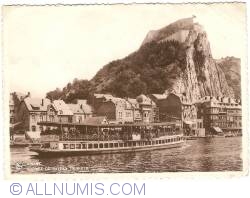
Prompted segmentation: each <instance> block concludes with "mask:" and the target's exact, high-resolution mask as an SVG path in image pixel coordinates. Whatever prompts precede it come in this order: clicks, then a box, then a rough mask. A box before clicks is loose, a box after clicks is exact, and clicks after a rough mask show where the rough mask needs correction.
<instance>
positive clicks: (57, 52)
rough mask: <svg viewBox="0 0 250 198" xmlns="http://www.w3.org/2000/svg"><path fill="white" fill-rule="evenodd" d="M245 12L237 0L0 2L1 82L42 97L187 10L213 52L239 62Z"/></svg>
mask: <svg viewBox="0 0 250 198" xmlns="http://www.w3.org/2000/svg"><path fill="white" fill-rule="evenodd" d="M245 12H246V9H245V6H244V4H237V3H224V4H223V3H219V4H203V5H202V4H183V5H177V4H171V5H170V4H161V5H153V4H151V5H150V4H149V5H112V6H105V5H98V6H97V5H96V6H90V5H89V6H9V7H4V10H3V62H4V83H5V86H6V87H8V88H9V90H10V91H12V92H13V91H18V92H23V93H27V92H31V95H32V97H45V95H46V93H47V92H48V91H52V90H54V89H56V88H57V87H58V88H61V89H62V88H63V87H64V86H66V85H67V83H68V82H72V81H73V79H74V78H78V79H88V80H90V79H91V78H92V77H93V76H94V75H95V74H96V72H97V71H98V70H99V69H101V68H102V67H103V66H104V65H106V64H107V63H109V62H111V61H113V60H116V59H121V58H123V57H125V56H127V55H128V54H130V53H132V52H134V51H135V50H137V49H138V48H139V47H140V45H141V43H142V41H143V39H144V38H145V37H146V34H147V33H148V32H149V31H150V30H157V29H160V28H162V27H164V26H167V25H168V24H169V23H172V22H174V21H176V20H178V19H181V18H187V17H191V16H192V15H195V16H196V17H197V18H196V20H197V21H198V22H199V23H200V24H201V25H202V26H203V27H204V29H205V31H206V32H207V35H208V39H209V41H210V46H211V50H212V54H213V57H214V58H221V57H226V56H235V57H239V58H241V63H242V66H243V65H245V57H246V13H245Z"/></svg>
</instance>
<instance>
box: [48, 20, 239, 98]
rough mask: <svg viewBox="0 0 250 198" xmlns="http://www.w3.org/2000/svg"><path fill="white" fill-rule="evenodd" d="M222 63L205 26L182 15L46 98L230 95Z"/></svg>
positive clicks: (231, 91) (230, 89) (231, 92)
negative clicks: (122, 55)
mask: <svg viewBox="0 0 250 198" xmlns="http://www.w3.org/2000/svg"><path fill="white" fill-rule="evenodd" d="M223 63H225V61H224V62H216V61H215V60H214V59H213V57H212V53H211V49H210V44H209V41H208V38H207V34H206V32H205V31H204V29H203V27H202V26H201V25H200V24H198V23H195V22H194V18H186V19H181V20H178V21H176V22H174V23H172V24H170V25H168V26H166V27H164V28H162V29H160V30H154V31H150V32H149V33H148V34H147V36H146V38H145V39H144V41H143V43H142V45H141V47H140V48H139V49H138V50H137V51H136V52H134V53H132V54H130V55H129V56H127V57H125V58H124V59H121V60H116V61H112V62H111V63H109V64H107V65H105V66H104V67H103V68H102V69H101V70H100V71H99V72H97V74H96V75H95V77H94V78H93V79H92V80H91V81H88V82H85V81H84V82H81V81H77V82H76V83H73V85H71V84H70V86H67V87H66V88H64V90H66V91H65V93H64V92H63V93H61V92H59V93H58V92H55V91H52V92H50V97H53V96H54V95H55V94H56V95H61V98H63V99H66V100H67V99H68V100H71V99H74V98H85V97H86V95H88V94H89V93H90V94H91V93H93V92H97V93H98V92H99V93H110V94H113V95H115V96H118V97H136V96H138V95H140V94H142V93H143V94H150V93H164V92H165V91H170V90H171V91H173V90H174V91H175V92H176V93H181V94H183V95H185V96H186V97H187V99H188V100H189V101H191V102H193V101H196V100H197V99H199V98H200V97H203V96H206V95H211V96H229V97H234V92H233V90H232V88H231V87H230V86H229V85H228V82H227V80H230V78H227V79H226V77H225V74H224V72H223V69H224V71H225V67H222V66H223V65H225V64H223ZM238 79H239V78H235V81H237V80H238ZM239 80H240V79H239ZM238 84H240V82H238ZM238 88H239V89H240V87H238ZM54 92H55V93H54ZM72 93H73V94H72Z"/></svg>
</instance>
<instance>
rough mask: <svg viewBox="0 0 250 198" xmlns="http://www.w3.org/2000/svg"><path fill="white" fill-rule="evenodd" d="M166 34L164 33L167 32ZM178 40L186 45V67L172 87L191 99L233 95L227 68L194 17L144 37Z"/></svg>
mask: <svg viewBox="0 0 250 198" xmlns="http://www.w3.org/2000/svg"><path fill="white" fill-rule="evenodd" d="M164 35H165V36H164ZM166 40H176V41H178V42H180V43H182V45H183V46H184V49H183V51H184V53H183V54H184V56H185V59H186V61H185V63H184V66H182V68H185V69H184V70H183V71H182V73H181V75H180V78H179V79H177V80H176V82H175V83H174V84H173V85H172V88H173V89H174V90H175V91H176V92H178V93H183V94H184V95H186V97H187V98H188V99H189V100H190V101H194V100H197V99H198V98H200V97H203V96H205V95H212V96H230V97H234V93H233V90H232V88H231V87H229V86H228V83H227V80H226V78H225V75H224V72H223V71H222V69H221V68H220V67H219V66H218V65H217V63H216V61H215V60H214V59H213V57H212V53H211V49H210V44H209V41H208V38H207V34H206V32H205V31H204V30H203V27H202V26H201V25H199V24H198V23H194V21H193V18H188V19H181V20H179V21H177V22H175V23H172V24H170V25H169V26H167V27H165V28H163V29H160V30H158V31H153V32H152V31H151V32H149V34H148V35H147V37H146V38H145V40H144V41H143V45H144V44H145V43H148V42H152V41H157V42H164V41H166Z"/></svg>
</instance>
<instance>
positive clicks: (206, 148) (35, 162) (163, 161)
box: [11, 137, 242, 174]
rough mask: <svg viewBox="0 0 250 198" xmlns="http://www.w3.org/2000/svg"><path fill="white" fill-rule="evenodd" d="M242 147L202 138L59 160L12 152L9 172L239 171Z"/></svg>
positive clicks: (18, 150)
mask: <svg viewBox="0 0 250 198" xmlns="http://www.w3.org/2000/svg"><path fill="white" fill-rule="evenodd" d="M241 145H242V143H241V137H233V138H202V139H197V140H189V141H187V142H186V143H185V145H184V146H183V147H181V148H172V149H164V150H155V151H147V152H135V153H121V154H102V155H89V156H73V157H58V158H39V157H38V156H37V154H36V153H34V152H30V151H29V149H28V148H11V170H12V173H17V174H35V173H46V174H50V173H86V172H88V173H94V172H99V173H100V172H101V173H114V172H181V171H185V172H188V171H241V170H242V158H241V151H242V146H241Z"/></svg>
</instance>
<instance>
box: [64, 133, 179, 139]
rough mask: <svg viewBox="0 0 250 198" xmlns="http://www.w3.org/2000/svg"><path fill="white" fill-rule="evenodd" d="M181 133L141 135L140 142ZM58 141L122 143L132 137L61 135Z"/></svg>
mask: <svg viewBox="0 0 250 198" xmlns="http://www.w3.org/2000/svg"><path fill="white" fill-rule="evenodd" d="M181 134H182V133H181V132H168V133H158V134H141V137H140V139H141V140H152V139H153V138H159V137H163V136H173V135H181ZM59 140H60V141H114V140H122V141H131V140H133V137H132V135H131V134H123V135H122V134H112V135H103V134H101V135H99V136H98V135H97V134H92V135H85V134H78V135H76V134H75V135H69V134H67V135H62V136H59Z"/></svg>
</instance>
